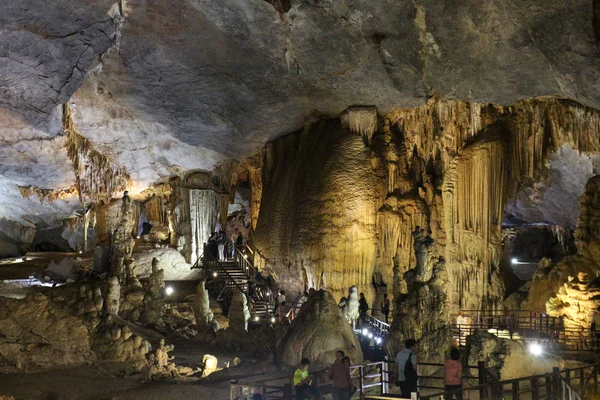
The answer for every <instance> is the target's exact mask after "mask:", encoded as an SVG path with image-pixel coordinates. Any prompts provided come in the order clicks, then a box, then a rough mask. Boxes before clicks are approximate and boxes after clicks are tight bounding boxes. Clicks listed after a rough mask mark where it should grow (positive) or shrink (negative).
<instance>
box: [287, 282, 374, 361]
mask: <svg viewBox="0 0 600 400" xmlns="http://www.w3.org/2000/svg"><path fill="white" fill-rule="evenodd" d="M337 350H343V351H344V352H345V353H346V355H347V356H348V357H350V359H351V360H352V362H353V363H354V364H358V363H360V362H361V361H362V359H363V356H362V351H361V348H360V344H359V343H358V339H357V337H356V335H354V332H353V331H352V326H351V325H350V324H349V323H348V321H347V320H346V318H345V317H344V315H343V314H342V312H341V311H340V309H339V307H338V306H337V303H336V301H335V299H334V298H333V296H332V295H331V293H329V292H327V291H325V290H319V291H316V290H314V289H311V290H310V292H309V295H308V300H307V301H306V303H305V304H304V305H303V306H302V309H301V310H300V312H299V313H298V315H297V316H296V318H295V319H294V320H293V321H292V323H291V324H290V326H289V327H288V328H287V331H286V332H285V334H284V335H283V336H282V337H281V338H280V339H279V340H278V342H277V345H276V349H275V361H276V362H277V363H278V364H280V365H282V366H285V367H294V366H297V365H299V364H300V359H301V358H303V357H306V358H308V359H309V360H310V361H311V368H313V369H314V370H319V369H322V368H325V367H329V366H330V365H331V364H332V363H333V361H334V359H335V352H336V351H337Z"/></svg>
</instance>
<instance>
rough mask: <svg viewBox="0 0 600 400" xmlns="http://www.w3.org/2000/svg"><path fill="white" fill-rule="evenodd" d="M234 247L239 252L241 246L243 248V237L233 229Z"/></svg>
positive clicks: (236, 229) (237, 230)
mask: <svg viewBox="0 0 600 400" xmlns="http://www.w3.org/2000/svg"><path fill="white" fill-rule="evenodd" d="M234 236H235V245H236V246H237V247H238V248H239V249H240V250H241V249H242V246H244V236H243V235H242V233H241V232H240V231H239V229H238V228H235V234H234Z"/></svg>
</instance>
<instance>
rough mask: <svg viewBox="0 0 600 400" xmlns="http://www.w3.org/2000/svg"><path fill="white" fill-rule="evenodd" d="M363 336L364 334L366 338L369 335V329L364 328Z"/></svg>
mask: <svg viewBox="0 0 600 400" xmlns="http://www.w3.org/2000/svg"><path fill="white" fill-rule="evenodd" d="M362 334H363V335H364V336H367V335H368V334H369V330H368V329H367V328H363V330H362Z"/></svg>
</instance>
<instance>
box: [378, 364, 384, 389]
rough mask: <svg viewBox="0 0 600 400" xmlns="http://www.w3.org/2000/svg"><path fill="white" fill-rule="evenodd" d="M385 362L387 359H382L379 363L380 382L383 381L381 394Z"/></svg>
mask: <svg viewBox="0 0 600 400" xmlns="http://www.w3.org/2000/svg"><path fill="white" fill-rule="evenodd" d="M384 364H385V361H382V362H380V363H379V377H380V378H379V382H381V386H379V394H383V393H384V391H383V365H384Z"/></svg>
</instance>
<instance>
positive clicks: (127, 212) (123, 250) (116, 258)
mask: <svg viewBox="0 0 600 400" xmlns="http://www.w3.org/2000/svg"><path fill="white" fill-rule="evenodd" d="M135 226H136V221H135V219H134V214H133V205H132V200H131V198H130V197H129V195H128V193H127V192H125V194H124V195H123V199H122V204H121V221H120V222H119V224H118V225H117V227H116V229H115V231H114V233H113V236H112V239H111V274H112V275H113V276H116V277H117V278H118V279H119V282H120V283H125V281H126V278H127V270H126V266H127V265H130V266H132V262H133V260H132V258H131V253H132V252H133V247H134V246H135V240H134V239H133V237H132V236H131V233H132V231H133V229H134V227H135Z"/></svg>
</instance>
